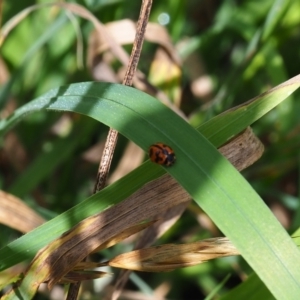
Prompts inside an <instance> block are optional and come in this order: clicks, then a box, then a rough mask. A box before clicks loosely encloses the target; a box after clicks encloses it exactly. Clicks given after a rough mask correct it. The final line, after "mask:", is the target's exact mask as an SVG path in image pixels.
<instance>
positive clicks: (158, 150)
mask: <svg viewBox="0 0 300 300" xmlns="http://www.w3.org/2000/svg"><path fill="white" fill-rule="evenodd" d="M149 157H150V160H151V161H152V162H154V163H157V164H159V165H164V166H166V167H169V166H171V165H173V164H174V162H175V160H176V157H175V153H174V151H173V149H172V148H171V147H169V146H167V145H165V144H163V143H156V144H154V145H152V146H150V149H149Z"/></svg>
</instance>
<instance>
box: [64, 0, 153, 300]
mask: <svg viewBox="0 0 300 300" xmlns="http://www.w3.org/2000/svg"><path fill="white" fill-rule="evenodd" d="M151 7H152V0H143V2H142V7H141V11H140V15H139V20H138V23H137V30H136V35H135V40H134V43H133V47H132V51H131V55H130V59H129V64H128V66H127V69H126V73H125V76H124V79H123V82H122V84H124V85H128V86H131V85H132V82H133V77H134V74H135V72H136V69H137V65H138V62H139V58H140V55H141V51H142V46H143V42H144V36H145V31H146V27H147V24H148V20H149V15H150V11H151ZM117 140H118V131H116V130H114V129H113V128H110V129H109V132H108V135H107V139H106V143H105V146H104V150H103V154H102V157H101V161H100V164H99V168H98V173H97V178H96V183H95V186H94V190H93V193H94V194H95V193H97V192H98V191H100V190H101V189H103V188H104V187H105V184H106V180H107V176H108V173H109V169H110V165H111V161H112V157H113V154H114V150H115V147H116V144H117ZM80 285H81V284H80V282H76V283H72V284H70V287H69V291H68V295H67V298H66V300H76V299H77V296H78V292H79V289H80Z"/></svg>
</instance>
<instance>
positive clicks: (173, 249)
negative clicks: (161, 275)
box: [107, 238, 239, 272]
mask: <svg viewBox="0 0 300 300" xmlns="http://www.w3.org/2000/svg"><path fill="white" fill-rule="evenodd" d="M238 254H239V252H238V251H237V249H236V248H235V247H234V246H233V245H232V243H231V242H230V241H229V240H228V239H227V238H212V239H207V240H203V241H200V242H195V243H190V244H181V245H176V244H166V245H161V246H155V247H151V248H145V249H140V250H135V251H131V252H128V253H124V254H121V255H118V256H117V257H115V258H113V259H111V260H109V261H108V263H107V264H108V265H109V266H111V267H115V268H123V269H128V270H135V271H143V272H166V271H172V270H174V269H177V268H184V267H189V266H194V265H197V264H200V263H203V262H205V261H207V260H211V259H215V258H219V257H224V256H231V255H238Z"/></svg>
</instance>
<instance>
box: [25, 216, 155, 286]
mask: <svg viewBox="0 0 300 300" xmlns="http://www.w3.org/2000/svg"><path fill="white" fill-rule="evenodd" d="M123 212H124V211H123ZM115 213H116V215H117V216H116V217H117V218H118V217H120V218H122V216H119V214H118V212H117V211H115ZM124 213H125V212H124ZM106 215H107V214H105V212H104V213H101V214H97V215H95V216H92V217H90V218H87V219H85V220H84V221H82V222H80V223H79V224H78V225H77V226H75V227H74V228H73V229H71V230H69V231H67V232H66V233H65V234H64V235H63V236H61V237H60V238H58V239H56V240H55V241H53V242H52V243H50V244H49V245H48V246H46V247H44V248H43V249H41V250H40V251H39V252H38V254H37V255H36V257H35V258H34V260H33V261H32V263H31V264H30V266H29V268H28V271H27V272H26V274H28V273H30V274H33V275H34V277H35V276H37V277H36V278H38V280H39V283H42V282H48V286H49V288H52V287H53V285H54V284H55V283H56V282H60V281H61V280H62V278H64V277H65V276H67V275H66V274H68V273H69V272H71V271H72V270H73V269H76V270H78V269H79V267H78V265H79V266H84V268H86V267H87V265H86V264H85V263H84V262H82V263H81V264H79V262H80V261H82V260H83V259H84V258H85V257H86V256H88V255H89V254H90V253H92V252H93V251H98V250H100V249H104V248H107V247H111V246H113V245H114V244H116V243H118V242H120V241H121V240H124V239H125V238H127V237H128V236H130V235H132V234H135V233H137V232H139V231H141V230H143V229H145V228H147V227H148V226H150V225H152V224H153V223H154V222H155V221H151V222H146V223H142V224H138V225H136V224H133V223H135V222H134V221H132V222H131V223H132V224H133V225H132V226H128V227H127V228H126V229H124V224H123V225H122V226H120V224H119V226H118V230H116V228H115V226H114V222H115V219H114V218H113V219H112V220H111V221H107V222H106V221H105V220H107V218H106V217H107V216H106ZM125 224H128V223H125ZM75 267H76V268H75ZM80 269H82V268H80Z"/></svg>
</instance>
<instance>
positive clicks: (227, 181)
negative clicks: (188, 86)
mask: <svg viewBox="0 0 300 300" xmlns="http://www.w3.org/2000/svg"><path fill="white" fill-rule="evenodd" d="M297 80H298V78H297V79H294V81H290V82H288V84H285V85H281V86H279V87H278V88H277V89H275V90H274V91H273V92H272V93H268V94H266V95H264V96H263V97H261V98H258V99H257V101H252V102H251V103H252V104H253V103H255V104H256V105H254V106H251V103H247V104H245V105H243V106H241V107H239V108H238V109H235V110H233V111H232V112H229V113H227V114H224V115H221V116H220V117H219V119H217V121H216V120H215V122H214V123H217V124H218V126H223V127H224V126H225V129H226V130H224V131H223V132H222V135H224V136H226V138H228V137H229V136H228V135H229V133H232V134H233V133H234V130H235V128H236V127H241V126H245V124H247V123H249V122H250V120H251V119H252V120H253V119H255V118H259V116H260V108H264V107H265V106H267V104H269V103H271V102H272V101H274V97H275V98H276V97H279V96H280V100H278V101H277V102H278V103H279V102H280V101H282V100H283V99H284V98H286V97H287V95H289V94H290V93H291V92H292V91H294V90H295V89H296V88H298V86H299V82H298V81H297ZM278 103H277V104H278ZM275 105H276V104H275ZM270 106H271V105H270ZM273 107H274V106H273ZM38 109H50V110H60V111H65V110H66V111H74V112H78V113H81V114H85V115H88V116H90V117H92V118H94V119H96V120H99V121H101V122H103V123H105V124H107V125H108V126H111V127H113V128H115V129H117V130H118V131H119V132H121V133H122V134H123V135H125V136H126V137H127V138H128V139H130V140H132V141H134V142H135V143H137V144H138V145H139V146H141V147H142V148H143V149H144V150H146V151H147V149H148V147H149V145H151V144H152V143H154V142H158V141H162V142H164V143H166V144H168V145H170V146H171V147H172V148H173V149H174V150H175V152H176V156H177V162H176V164H175V165H174V166H173V167H171V168H168V169H167V171H168V172H169V173H170V174H171V175H172V176H173V177H174V178H175V179H176V180H177V181H178V182H179V183H180V184H181V185H182V186H183V187H184V188H185V189H186V190H187V191H188V192H189V193H190V195H191V196H192V197H193V198H194V199H195V201H196V202H197V203H198V204H199V205H200V206H201V207H202V209H203V210H204V211H206V212H207V213H208V214H209V215H210V217H211V218H212V219H213V220H214V221H215V223H216V224H217V225H218V227H219V228H220V229H221V230H222V231H223V232H224V233H225V234H226V235H227V236H228V237H229V238H230V239H231V241H232V242H233V243H234V244H235V246H236V247H237V248H238V249H239V250H240V252H241V254H242V255H243V257H244V258H245V259H246V260H247V262H248V263H249V264H250V265H251V267H253V269H254V270H255V271H256V272H257V274H258V275H259V276H260V278H261V279H262V280H263V281H264V283H265V284H266V285H267V286H268V288H269V289H270V290H271V291H272V292H273V293H274V295H276V297H277V298H279V299H293V298H295V299H296V295H299V291H300V262H299V252H298V249H297V248H296V246H295V245H294V243H293V242H292V240H291V239H290V237H289V236H288V235H287V233H286V232H285V230H284V229H283V228H282V227H281V225H280V224H279V223H278V221H277V220H276V219H275V218H274V216H273V215H272V214H271V213H270V211H269V209H268V208H267V207H266V206H265V204H264V203H263V202H262V201H261V199H260V198H259V196H258V195H257V194H256V193H255V191H254V190H253V189H252V188H251V186H250V185H249V184H248V183H247V182H246V181H245V180H244V178H243V177H242V176H241V175H240V174H239V173H238V172H237V171H236V170H235V169H234V168H233V167H232V165H230V163H229V162H228V161H227V160H226V159H224V158H223V157H222V156H221V155H220V154H219V152H218V151H217V150H216V149H215V147H214V146H212V145H211V144H210V142H208V141H207V140H206V139H205V138H204V137H203V136H202V135H201V134H199V132H197V131H196V130H195V129H193V128H192V127H191V126H190V125H189V124H187V123H186V122H185V121H184V120H182V119H181V118H180V117H178V116H177V115H176V114H174V113H173V112H172V111H170V110H169V109H167V108H166V107H164V106H163V105H162V104H160V103H159V102H158V101H156V100H155V99H154V98H152V97H150V96H148V95H146V94H144V93H141V92H139V91H137V90H135V89H132V88H128V87H124V86H121V85H112V84H101V83H82V84H74V85H71V86H69V87H63V88H61V89H56V90H53V91H50V92H49V93H48V94H46V95H45V96H44V97H41V98H39V99H37V100H35V101H33V102H31V103H30V104H28V105H26V106H23V107H22V108H20V109H19V110H17V111H16V112H15V114H14V115H13V116H12V117H11V118H9V119H8V120H3V121H2V122H1V124H0V128H2V130H3V131H5V130H8V128H9V126H12V125H14V124H15V123H16V122H17V121H18V120H19V119H20V118H21V117H22V116H23V115H24V114H26V113H28V112H32V111H34V110H38ZM230 114H231V117H228V116H229V115H230ZM214 123H210V124H208V125H207V127H206V133H207V132H209V131H210V130H212V128H214V126H216V125H215V124H214ZM227 123H228V124H229V125H228V126H227V127H226V124H227ZM234 123H236V124H235V125H238V126H234ZM212 124H213V125H212ZM218 126H217V127H216V128H219V129H218V131H217V133H215V134H212V136H211V138H212V140H213V141H214V143H215V142H216V140H217V139H216V136H217V135H218V134H220V132H221V130H222V127H218ZM229 129H230V131H229ZM231 131H232V132H231ZM145 165H146V164H145ZM145 165H144V166H145ZM145 170H146V172H149V170H155V168H154V167H153V169H152V168H151V167H150V168H149V169H148V168H147V169H146V168H145ZM154 173H155V172H154ZM154 173H152V175H153V174H154ZM132 174H135V172H133V173H131V176H133V175H132ZM147 176H148V175H146V177H147ZM150 177H151V176H150ZM144 178H145V177H144ZM127 179H128V177H124V178H123V179H122V180H123V181H125V180H127ZM148 179H149V178H148ZM116 184H118V183H116ZM114 188H115V186H111V187H109V188H107V189H105V190H103V191H102V192H100V193H99V194H97V195H96V196H94V197H97V196H99V195H102V196H103V194H105V193H108V191H109V192H110V196H112V195H114V191H115V189H114ZM122 188H124V186H123V187H122ZM127 190H130V188H128V189H127ZM132 190H133V188H132V187H131V191H132ZM115 192H118V193H120V190H118V191H115ZM122 192H123V195H122V196H125V195H126V193H127V191H126V188H124V190H122ZM114 196H115V195H114ZM106 199H107V201H105V200H104V202H106V203H105V205H104V204H103V202H102V200H101V203H99V207H98V211H100V210H101V209H103V208H105V207H107V205H108V203H111V204H112V203H116V201H117V200H115V199H114V200H112V199H109V197H107V198H106ZM118 199H119V200H120V198H118ZM87 203H88V202H86V203H85V204H87ZM89 203H91V201H90V202H89ZM93 204H95V203H93ZM91 205H92V204H91ZM101 205H103V206H102V207H101ZM82 206H83V205H82ZM92 206H93V205H92ZM78 207H79V206H78ZM78 207H77V209H78ZM93 209H96V207H95V205H94V207H93ZM70 212H71V213H70ZM75 212H76V210H73V211H72V210H70V211H69V212H68V213H69V216H70V215H72V214H73V213H75ZM77 213H78V211H77ZM80 216H81V217H82V216H83V214H81V215H80ZM60 217H61V216H60ZM72 217H73V215H72ZM77 217H78V215H77ZM58 218H59V217H58ZM58 218H56V219H58ZM54 220H55V219H54ZM65 221H66V219H65ZM50 222H51V221H50ZM50 222H48V223H50ZM48 223H47V224H48ZM62 223H63V222H62ZM62 223H61V224H59V231H60V230H61V229H62V227H63V226H62ZM47 224H45V225H43V226H44V230H45V231H46V230H48V229H49V226H48V227H47ZM64 226H65V227H67V225H66V224H65V225H64ZM69 226H70V224H69ZM37 230H38V229H37ZM37 230H36V231H37ZM40 232H41V231H40ZM54 233H56V234H58V231H54ZM46 234H47V235H48V237H49V232H47V231H46ZM28 235H30V233H29V234H28ZM20 240H21V239H20ZM44 241H45V239H44ZM9 246H10V245H8V246H7V247H6V248H3V249H2V250H0V257H1V258H0V264H1V265H0V268H2V269H3V268H4V267H5V260H6V256H4V255H3V254H5V252H6V254H7V249H8V248H9ZM14 246H15V249H17V250H19V251H22V250H23V251H24V248H23V249H22V246H23V247H24V244H23V245H21V244H19V245H18V246H19V249H18V248H17V247H16V245H14ZM32 249H33V248H32ZM12 252H14V251H12ZM31 254H33V253H31ZM2 257H3V258H4V259H2ZM6 266H7V264H6Z"/></svg>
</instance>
